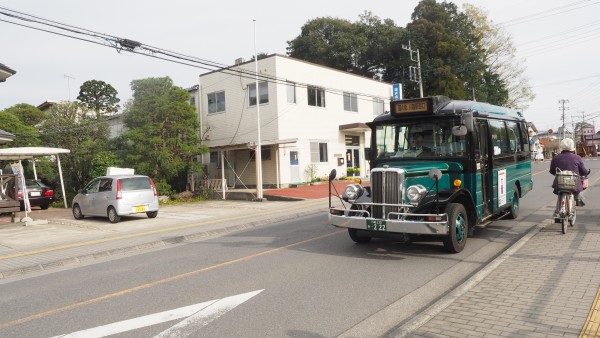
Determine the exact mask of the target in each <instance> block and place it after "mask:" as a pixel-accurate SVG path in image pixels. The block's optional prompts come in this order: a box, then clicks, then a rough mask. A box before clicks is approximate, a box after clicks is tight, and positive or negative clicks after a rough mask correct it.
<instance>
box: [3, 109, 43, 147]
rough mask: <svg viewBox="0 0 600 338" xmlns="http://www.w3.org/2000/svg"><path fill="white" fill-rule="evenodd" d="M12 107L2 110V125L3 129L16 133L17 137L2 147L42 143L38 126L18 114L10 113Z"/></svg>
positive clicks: (29, 145) (28, 145)
mask: <svg viewBox="0 0 600 338" xmlns="http://www.w3.org/2000/svg"><path fill="white" fill-rule="evenodd" d="M9 111H10V108H9V109H6V110H3V111H0V126H2V130H4V131H7V132H9V133H11V134H14V135H15V139H14V140H13V141H12V142H9V143H8V144H5V145H3V146H2V148H13V147H32V146H38V145H40V138H39V133H38V131H37V129H36V128H34V127H33V126H30V125H28V124H26V123H25V122H23V121H22V120H21V119H19V116H18V115H15V114H13V113H10V112H9Z"/></svg>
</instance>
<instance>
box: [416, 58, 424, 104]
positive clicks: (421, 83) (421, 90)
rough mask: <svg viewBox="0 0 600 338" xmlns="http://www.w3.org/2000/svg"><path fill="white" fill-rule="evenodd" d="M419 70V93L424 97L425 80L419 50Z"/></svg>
mask: <svg viewBox="0 0 600 338" xmlns="http://www.w3.org/2000/svg"><path fill="white" fill-rule="evenodd" d="M417 68H418V69H419V92H420V93H421V97H423V78H422V77H421V57H420V56H419V49H418V48H417Z"/></svg>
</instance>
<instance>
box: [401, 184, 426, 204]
mask: <svg viewBox="0 0 600 338" xmlns="http://www.w3.org/2000/svg"><path fill="white" fill-rule="evenodd" d="M425 194H427V189H425V187H424V186H422V185H420V184H417V185H411V186H410V187H408V189H406V197H408V200H409V201H410V203H412V204H417V203H419V201H420V200H421V199H422V198H423V196H425Z"/></svg>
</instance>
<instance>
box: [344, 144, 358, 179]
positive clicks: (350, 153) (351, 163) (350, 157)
mask: <svg viewBox="0 0 600 338" xmlns="http://www.w3.org/2000/svg"><path fill="white" fill-rule="evenodd" d="M346 164H347V166H348V173H347V176H360V174H361V168H360V148H357V147H351V148H350V147H348V148H346Z"/></svg>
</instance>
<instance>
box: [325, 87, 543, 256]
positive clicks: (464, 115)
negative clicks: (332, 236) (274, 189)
mask: <svg viewBox="0 0 600 338" xmlns="http://www.w3.org/2000/svg"><path fill="white" fill-rule="evenodd" d="M368 126H369V127H370V128H371V148H370V150H369V154H370V164H371V172H370V184H369V185H362V184H361V183H360V182H357V183H353V184H349V185H348V186H347V187H346V188H345V190H344V191H343V193H342V194H341V195H340V194H336V193H335V192H333V193H330V197H329V222H330V223H331V224H332V225H334V226H336V227H341V228H347V229H348V233H349V235H350V238H351V239H352V240H354V241H355V242H357V243H365V242H368V241H369V240H370V239H371V238H372V237H383V238H386V237H401V238H402V239H403V240H407V241H408V240H415V239H418V238H417V237H421V236H423V237H426V238H431V237H433V238H437V239H438V240H441V241H442V242H443V244H444V247H445V249H446V250H447V251H449V252H452V253H457V252H461V251H462V250H463V249H464V247H465V244H466V243H467V237H468V235H471V234H472V233H473V229H474V228H475V227H481V226H484V225H487V224H488V223H490V222H491V221H492V220H493V219H497V218H501V217H507V218H512V219H515V218H517V216H518V214H519V200H520V199H521V198H522V197H523V196H524V195H525V194H527V192H528V191H530V190H531V189H532V187H533V181H532V178H531V156H530V148H529V136H528V132H527V123H526V121H525V119H524V117H523V113H522V112H520V111H517V110H513V109H510V108H506V107H500V106H495V105H491V104H487V103H484V102H476V101H460V100H452V99H450V98H448V97H445V96H434V97H427V98H419V99H409V100H401V101H392V102H391V104H390V112H386V113H384V114H382V115H380V116H377V117H376V118H375V119H374V120H373V121H372V122H370V123H368ZM335 176H336V173H335V169H334V170H333V171H332V173H331V174H330V182H331V181H332V180H333V178H335ZM331 189H332V184H330V190H331ZM332 196H338V197H339V200H336V199H335V197H334V198H332Z"/></svg>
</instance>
